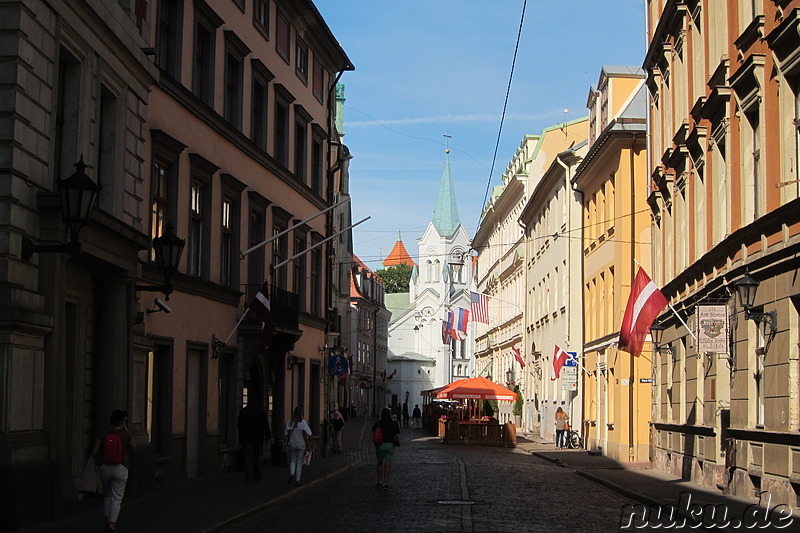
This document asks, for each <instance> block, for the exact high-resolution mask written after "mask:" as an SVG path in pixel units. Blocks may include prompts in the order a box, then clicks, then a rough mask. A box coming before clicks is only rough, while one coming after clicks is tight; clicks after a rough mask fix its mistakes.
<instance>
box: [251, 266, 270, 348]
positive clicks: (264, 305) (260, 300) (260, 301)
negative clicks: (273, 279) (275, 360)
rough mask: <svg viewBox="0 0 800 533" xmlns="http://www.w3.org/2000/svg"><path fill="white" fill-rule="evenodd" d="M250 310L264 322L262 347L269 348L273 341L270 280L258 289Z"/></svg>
mask: <svg viewBox="0 0 800 533" xmlns="http://www.w3.org/2000/svg"><path fill="white" fill-rule="evenodd" d="M250 310H251V311H253V312H254V313H255V314H257V315H258V317H259V318H260V319H261V320H262V321H263V322H264V329H263V330H262V333H261V349H262V350H266V349H267V348H269V345H270V342H271V341H272V306H271V305H270V303H269V282H266V281H265V282H264V285H262V286H261V288H260V289H258V292H257V293H256V295H255V296H254V297H253V301H252V302H250Z"/></svg>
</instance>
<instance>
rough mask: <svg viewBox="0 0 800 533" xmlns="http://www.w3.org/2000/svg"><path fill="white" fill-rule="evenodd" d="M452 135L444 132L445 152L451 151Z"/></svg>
mask: <svg viewBox="0 0 800 533" xmlns="http://www.w3.org/2000/svg"><path fill="white" fill-rule="evenodd" d="M452 138H453V136H452V135H448V134H447V133H445V134H444V153H446V154H449V153H450V139H452Z"/></svg>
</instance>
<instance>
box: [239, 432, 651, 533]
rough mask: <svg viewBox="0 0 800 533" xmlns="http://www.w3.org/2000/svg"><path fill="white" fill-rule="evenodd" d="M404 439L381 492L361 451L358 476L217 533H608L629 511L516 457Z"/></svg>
mask: <svg viewBox="0 0 800 533" xmlns="http://www.w3.org/2000/svg"><path fill="white" fill-rule="evenodd" d="M403 437H404V439H403V446H402V447H401V448H399V450H398V451H397V454H396V456H395V463H394V469H393V472H392V477H391V480H390V485H391V486H390V488H389V489H379V488H376V487H375V482H376V474H375V466H374V464H375V455H374V451H373V450H372V449H371V446H368V447H367V449H366V450H365V451H362V452H360V453H362V454H363V455H364V457H363V458H362V459H363V461H364V462H363V464H361V465H360V466H358V467H357V468H353V469H351V470H349V471H348V472H347V473H345V474H344V475H342V476H339V477H337V478H335V479H333V480H331V481H329V482H327V483H324V484H321V485H318V486H315V487H313V488H309V490H305V491H298V493H297V494H296V495H295V496H293V497H290V498H287V499H284V500H282V501H281V502H280V503H278V504H276V505H275V506H273V507H270V508H269V509H266V510H265V511H263V512H260V513H257V514H254V515H251V516H249V517H248V518H246V519H244V520H242V521H240V522H238V523H235V524H232V525H231V526H229V527H227V528H225V529H224V531H227V532H232V533H237V532H238V533H247V532H257V531H259V532H260V531H265V530H266V529H269V530H271V531H306V530H317V531H347V532H352V531H385V532H390V531H406V532H408V531H465V532H466V531H470V532H471V531H478V532H483V531H598V532H599V531H615V530H619V527H620V516H621V510H622V507H623V506H624V505H626V504H632V503H636V502H631V501H628V500H625V499H624V498H622V497H621V496H619V495H617V494H615V493H613V492H610V491H608V490H606V489H604V488H602V487H601V486H599V485H597V484H596V483H593V482H591V481H589V480H586V479H584V478H582V477H580V476H578V475H576V474H575V473H574V472H573V471H571V470H567V469H564V468H562V467H559V466H556V465H554V464H552V463H549V462H547V461H544V460H542V459H540V458H537V457H533V456H531V455H530V454H528V453H525V452H523V451H521V450H519V449H505V448H492V447H480V446H447V445H443V444H440V442H439V439H437V438H435V437H424V436H423V435H422V432H419V431H413V430H411V431H409V430H406V431H405V432H404V433H403ZM309 468H313V465H311V466H310V467H309ZM265 528H266V529H265Z"/></svg>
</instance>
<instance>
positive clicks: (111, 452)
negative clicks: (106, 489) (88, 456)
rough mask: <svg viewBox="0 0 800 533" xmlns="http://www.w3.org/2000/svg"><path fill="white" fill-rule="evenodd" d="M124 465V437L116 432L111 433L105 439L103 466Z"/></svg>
mask: <svg viewBox="0 0 800 533" xmlns="http://www.w3.org/2000/svg"><path fill="white" fill-rule="evenodd" d="M121 463H122V436H121V435H120V434H119V433H117V432H116V431H109V432H108V433H106V435H105V437H103V464H107V465H118V464H121Z"/></svg>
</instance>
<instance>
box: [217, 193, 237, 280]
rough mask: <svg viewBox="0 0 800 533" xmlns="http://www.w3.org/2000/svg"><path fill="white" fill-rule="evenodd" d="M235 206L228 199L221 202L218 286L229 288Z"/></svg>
mask: <svg viewBox="0 0 800 533" xmlns="http://www.w3.org/2000/svg"><path fill="white" fill-rule="evenodd" d="M234 213H235V205H234V203H233V200H231V199H230V198H224V199H223V200H222V228H221V231H220V233H221V236H220V241H221V242H220V244H221V250H220V274H219V282H220V285H223V286H225V287H229V286H230V285H231V271H232V266H233V265H232V262H231V259H232V258H233V216H234Z"/></svg>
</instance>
